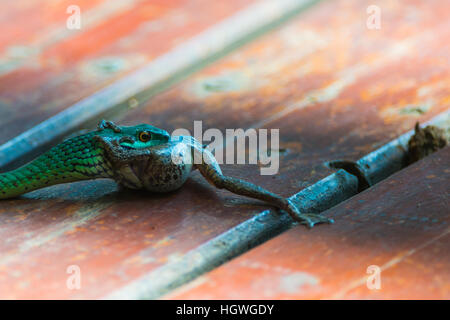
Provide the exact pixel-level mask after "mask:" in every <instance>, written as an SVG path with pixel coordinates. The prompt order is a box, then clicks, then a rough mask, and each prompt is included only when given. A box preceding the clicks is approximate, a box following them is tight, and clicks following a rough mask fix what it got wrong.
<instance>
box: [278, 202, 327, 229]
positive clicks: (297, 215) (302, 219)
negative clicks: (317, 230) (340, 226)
mask: <svg viewBox="0 0 450 320" xmlns="http://www.w3.org/2000/svg"><path fill="white" fill-rule="evenodd" d="M286 209H287V210H286V211H287V212H288V213H289V215H290V216H291V218H292V219H294V220H295V221H297V222H299V223H300V224H303V225H306V226H307V227H308V228H312V227H314V226H315V225H316V224H320V223H334V220H333V219H331V218H327V217H325V216H324V215H321V214H319V213H301V212H300V211H299V210H298V208H297V207H296V206H295V205H294V204H293V203H292V201H291V200H290V199H288V207H287V208H286Z"/></svg>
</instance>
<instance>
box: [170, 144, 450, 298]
mask: <svg viewBox="0 0 450 320" xmlns="http://www.w3.org/2000/svg"><path fill="white" fill-rule="evenodd" d="M449 160H450V148H448V147H447V148H445V149H444V150H441V151H439V152H437V153H436V154H434V155H432V156H430V157H429V158H426V159H424V160H422V161H420V162H418V163H415V164H414V165H412V166H410V167H408V168H406V169H404V170H403V171H400V172H398V173H397V174H395V175H393V176H391V177H390V178H388V179H386V180H384V181H382V182H380V183H379V184H377V185H375V186H374V187H373V188H371V189H368V190H366V191H365V192H363V193H360V194H358V195H357V196H355V197H353V198H352V199H350V200H349V201H346V202H344V203H342V204H340V205H338V206H337V207H335V208H333V209H330V210H328V212H327V213H328V214H330V215H331V216H333V217H335V218H336V223H335V225H334V226H333V227H331V228H316V229H313V230H305V229H304V228H298V227H296V228H293V229H291V230H290V231H288V232H286V233H284V234H283V235H281V236H279V237H277V238H274V239H272V240H270V241H268V242H267V243H265V244H263V245H262V246H260V247H257V248H256V249H254V250H252V251H250V252H248V253H246V254H244V255H242V256H240V257H239V258H237V259H235V260H233V261H231V262H229V263H227V264H225V265H223V266H222V267H220V268H217V269H216V270H214V271H212V272H210V273H209V274H207V275H205V276H203V277H201V278H198V279H197V280H196V281H195V282H193V283H191V284H190V285H187V286H186V287H184V288H180V289H179V290H178V291H176V292H173V293H172V294H170V295H168V296H167V297H166V298H168V299H330V298H334V299H448V298H449V297H450V285H449V284H450V273H449V261H450V255H449V253H450V250H449V244H450V242H449V240H450V229H449V226H448V224H449V222H450V214H449V211H448V197H449V190H448V179H449V178H450V170H449V169H448V162H449ZM369 266H378V267H379V268H380V269H379V270H380V271H381V273H380V280H381V282H380V288H379V289H376V288H374V287H370V288H369V287H368V286H367V285H366V284H367V278H368V276H369V275H371V274H372V273H371V272H370V273H369V272H367V269H368V268H369ZM369 283H372V282H370V281H369ZM371 288H372V289H371Z"/></svg>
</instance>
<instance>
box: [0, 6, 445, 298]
mask: <svg viewBox="0 0 450 320" xmlns="http://www.w3.org/2000/svg"><path fill="white" fill-rule="evenodd" d="M369 4H371V3H370V1H355V2H348V1H344V0H342V1H329V2H321V3H320V4H318V5H316V6H314V7H313V8H312V9H311V10H310V11H308V12H306V13H304V14H302V15H299V16H298V18H296V19H294V20H293V21H292V22H290V23H289V24H287V25H285V26H284V27H282V28H280V29H279V30H277V31H275V32H272V33H270V34H268V35H266V36H264V37H263V38H261V39H260V40H257V41H255V42H254V43H252V44H250V45H248V46H246V47H245V48H242V49H240V50H238V51H237V52H236V53H233V54H231V55H230V56H229V57H227V58H225V59H223V60H222V61H220V62H218V63H215V64H214V65H212V66H211V67H209V68H207V69H205V70H203V71H202V72H200V73H198V74H196V75H194V76H192V77H190V78H189V79H188V80H187V81H185V82H183V83H182V84H180V85H178V86H176V87H174V88H173V89H171V90H169V91H167V92H166V93H163V94H161V95H159V96H157V97H156V98H154V99H152V100H151V101H150V102H149V103H148V104H147V105H146V106H144V107H143V108H139V109H134V110H130V111H129V112H128V113H127V114H125V115H124V116H122V117H120V118H119V120H120V121H121V122H122V123H124V124H131V123H136V122H149V123H152V124H154V125H156V126H160V127H163V128H166V129H167V130H169V131H170V130H173V129H175V128H180V127H181V128H187V129H192V124H193V121H194V120H202V121H203V128H204V130H206V129H207V128H218V129H225V128H240V127H242V128H249V127H256V128H260V127H265V128H269V129H272V128H279V129H280V139H281V141H280V146H281V147H282V148H283V149H285V150H286V151H285V152H283V153H282V155H281V160H280V172H279V174H278V175H275V176H260V175H259V168H258V167H257V166H249V165H245V166H243V165H230V166H225V173H227V174H230V175H233V176H238V177H242V178H246V179H248V180H250V181H252V182H255V183H258V184H260V185H262V186H264V187H266V188H268V189H270V190H273V191H275V192H278V193H280V194H282V195H285V196H287V195H290V194H293V193H295V192H297V191H299V190H300V189H302V188H304V187H305V186H307V185H309V184H311V183H313V182H315V181H317V180H319V179H320V178H323V177H324V176H326V175H328V174H329V173H330V171H329V170H328V169H326V168H325V167H324V166H323V165H322V163H323V162H324V161H328V160H331V159H337V158H348V159H357V158H359V157H360V156H362V155H364V154H366V153H367V152H369V151H371V150H374V149H376V148H377V147H378V146H380V145H382V144H384V143H386V142H387V141H389V140H390V139H392V138H393V137H395V136H397V135H399V134H400V133H402V132H404V131H407V130H409V129H411V128H412V127H413V125H414V123H415V121H417V120H420V121H423V120H426V119H429V118H431V117H432V116H433V115H436V114H438V113H439V112H441V111H443V110H446V109H448V107H449V104H450V96H449V92H448V90H447V87H448V84H449V82H450V68H449V65H448V63H447V61H448V56H449V55H450V52H449V51H450V48H449V47H448V45H447V44H445V43H443V41H442V39H444V38H446V37H448V36H450V35H449V33H450V28H449V27H448V22H447V21H446V18H445V17H446V12H448V10H449V8H448V6H447V5H446V4H443V3H442V2H437V1H436V2H434V1H431V2H426V3H425V2H418V1H401V2H396V3H392V2H391V1H382V3H381V4H380V6H381V8H382V9H383V12H384V14H383V19H382V28H381V30H368V29H367V28H366V18H367V15H366V8H367V6H368V5H369ZM406 8H407V9H406ZM216 19H217V18H216ZM436 35H439V37H437V36H436ZM100 56H101V54H100ZM92 89H94V88H92ZM94 90H95V89H94ZM52 92H53V90H52ZM64 92H65V91H60V92H56V91H55V93H54V94H55V96H56V98H57V99H67V97H68V96H69V97H70V95H67V94H65V93H64ZM62 93H64V94H62ZM84 94H86V93H84ZM47 115H48V114H47ZM44 118H45V116H44ZM39 120H40V119H36V122H37V121H39ZM18 130H19V131H18V132H20V130H23V127H22V129H18ZM263 208H265V206H263V205H260V204H256V203H255V202H254V201H251V200H246V199H244V198H241V197H238V196H234V195H232V194H230V193H228V192H225V191H217V190H215V189H213V188H212V187H211V186H209V185H208V184H207V183H206V182H205V181H204V180H203V179H202V178H201V177H200V176H199V175H198V174H194V175H193V178H192V179H191V180H190V181H189V182H188V183H187V185H186V186H185V187H184V188H183V189H181V190H180V191H178V192H175V193H171V194H167V195H149V194H147V193H138V192H130V191H119V190H117V187H116V186H115V184H114V183H112V182H110V181H95V182H83V183H74V184H69V185H63V186H55V187H51V188H49V189H46V190H41V191H37V192H34V193H33V194H30V195H27V196H25V197H22V198H21V199H17V200H11V201H4V202H2V206H1V209H0V212H1V213H0V225H2V228H0V235H1V237H2V239H6V240H5V241H3V243H2V244H1V245H0V252H2V254H1V257H0V293H1V296H2V297H5V298H17V297H19V298H36V297H40V298H52V297H58V298H98V297H102V296H104V295H107V294H108V293H110V292H111V291H113V290H116V289H118V288H120V287H121V286H124V285H125V284H127V283H129V282H130V281H132V280H133V279H136V278H138V277H139V276H140V275H142V274H144V273H147V272H149V271H151V270H154V269H156V268H157V267H160V266H162V265H164V264H165V263H167V262H168V261H171V260H173V259H177V258H178V257H179V256H180V255H182V254H183V253H185V252H187V251H188V250H191V249H193V248H195V247H197V246H198V245H200V244H202V243H205V242H206V241H208V240H209V239H211V238H212V237H214V236H216V235H218V234H220V233H222V232H224V231H226V230H227V229H229V228H230V227H232V226H234V225H236V224H238V223H240V222H242V221H244V220H245V219H247V218H249V217H251V216H252V215H253V214H254V213H256V212H258V211H260V210H261V209H263ZM342 225H343V224H336V225H335V226H319V227H318V228H317V230H319V231H318V232H321V233H327V232H329V230H333V229H332V228H334V229H335V231H334V232H336V233H339V232H343V231H342V229H341V228H342ZM369 227H370V226H366V228H369ZM295 230H300V231H295V232H306V230H303V229H301V228H296V229H295ZM314 232H315V231H314ZM310 234H312V233H310ZM437 235H438V234H436V236H437ZM307 236H309V233H305V237H307ZM70 265H78V266H79V267H80V268H81V272H82V288H81V290H69V289H67V287H66V280H67V278H68V276H69V275H68V274H67V273H66V270H67V267H68V266H70Z"/></svg>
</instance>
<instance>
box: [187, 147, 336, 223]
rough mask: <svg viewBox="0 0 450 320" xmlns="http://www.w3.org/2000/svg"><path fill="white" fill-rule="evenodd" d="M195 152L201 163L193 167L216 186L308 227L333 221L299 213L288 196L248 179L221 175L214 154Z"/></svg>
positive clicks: (318, 215)
mask: <svg viewBox="0 0 450 320" xmlns="http://www.w3.org/2000/svg"><path fill="white" fill-rule="evenodd" d="M195 152H201V153H202V155H203V158H202V159H203V161H202V163H201V164H195V168H196V169H198V170H199V171H200V173H201V174H202V175H203V177H205V179H206V180H207V181H208V182H209V183H211V184H212V185H213V186H215V187H216V188H219V189H226V190H228V191H231V192H233V193H235V194H239V195H242V196H246V197H250V198H255V199H258V200H262V201H265V202H267V203H269V204H272V205H274V206H276V207H278V208H280V209H282V210H284V211H286V212H287V213H288V214H289V215H290V216H291V217H292V219H294V220H295V221H297V222H300V223H301V224H305V225H307V226H308V227H310V228H311V227H313V226H314V225H315V224H318V223H333V219H330V218H327V217H325V216H323V215H320V214H315V213H301V212H300V211H299V210H298V208H297V207H296V206H295V204H294V203H293V201H292V200H291V199H289V198H283V197H281V196H279V195H277V194H275V193H272V192H270V191H268V190H266V189H264V188H262V187H259V186H257V185H254V184H253V183H250V182H248V181H245V180H242V179H238V178H233V177H228V176H225V175H223V173H222V171H221V169H220V167H219V164H218V163H217V161H216V159H215V157H214V155H213V154H212V153H211V152H209V150H207V149H204V148H202V150H200V149H199V148H194V153H195Z"/></svg>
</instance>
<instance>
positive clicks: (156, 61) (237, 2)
mask: <svg viewBox="0 0 450 320" xmlns="http://www.w3.org/2000/svg"><path fill="white" fill-rule="evenodd" d="M130 1H131V0H130ZM252 2H253V0H233V1H228V2H226V3H220V4H217V5H214V6H210V5H209V2H206V1H204V0H196V1H195V2H193V3H191V2H189V3H188V4H187V6H188V7H187V8H184V7H181V8H178V9H177V10H175V11H174V12H171V13H167V14H164V15H163V16H162V18H161V19H154V20H153V21H151V22H148V20H149V19H151V18H152V17H153V16H154V15H155V14H156V13H158V12H159V11H158V10H153V9H152V8H153V6H152V5H150V8H147V9H148V10H142V3H141V2H140V5H139V8H140V10H134V9H133V8H130V9H129V10H128V11H126V12H124V13H122V14H121V16H120V19H119V18H118V17H115V18H116V19H113V20H112V21H111V22H104V23H103V24H101V25H99V26H98V27H96V28H93V30H91V31H89V32H86V34H85V33H83V34H81V35H80V36H79V37H77V38H75V39H71V40H70V41H67V42H62V43H61V44H58V45H55V46H54V47H53V48H51V49H50V48H49V49H48V50H47V51H46V52H45V54H44V55H46V61H47V60H48V61H49V63H48V64H46V65H47V66H48V67H49V68H50V71H51V72H47V73H44V74H45V75H46V76H48V77H49V78H46V81H44V80H43V74H42V70H41V72H39V74H37V73H36V72H34V71H33V70H31V71H30V70H28V69H27V71H30V72H31V73H27V76H26V78H25V79H26V80H27V81H20V82H19V84H18V85H14V86H13V88H12V89H10V90H7V91H6V93H4V94H5V96H6V98H7V97H10V95H12V96H13V97H19V99H20V97H22V95H21V94H25V93H26V94H27V98H26V99H25V101H24V103H23V104H20V103H14V112H11V111H10V109H8V108H5V109H4V111H5V114H4V116H3V117H2V118H4V119H9V120H8V121H9V122H8V123H5V124H8V128H9V130H6V131H5V132H3V133H2V132H1V131H0V136H1V137H5V138H4V139H11V138H12V137H14V136H15V135H17V134H18V133H19V132H22V131H23V130H24V129H26V128H29V126H31V125H34V124H37V123H39V122H40V121H42V120H43V119H46V118H48V117H49V116H50V115H54V114H55V113H57V112H58V111H61V110H64V111H61V112H60V113H57V114H56V115H55V116H54V117H51V118H49V119H47V120H45V121H44V122H42V123H39V125H37V126H35V127H32V128H31V129H29V130H27V131H25V132H23V133H22V134H20V135H19V136H17V137H15V138H14V139H11V140H4V141H1V140H0V142H5V141H7V142H6V143H4V144H3V145H1V146H0V167H4V166H5V165H6V164H11V162H13V161H17V159H18V158H24V156H25V155H28V153H30V152H33V151H36V149H37V148H38V147H41V148H44V147H45V146H46V144H49V143H52V142H54V140H56V139H58V138H61V136H62V135H65V134H68V133H70V132H71V131H73V130H75V129H77V128H79V127H80V126H82V125H83V124H85V122H86V121H90V120H93V119H96V118H98V117H100V116H101V115H102V114H104V113H105V112H108V111H111V110H112V109H117V108H119V109H120V108H123V107H126V106H128V105H131V106H134V105H135V102H138V104H139V102H141V103H142V102H143V101H145V100H146V99H148V97H149V96H152V95H154V94H155V93H156V92H159V91H161V90H162V89H163V88H165V87H167V86H169V85H170V84H171V83H173V82H174V81H179V80H180V78H181V77H182V76H186V75H187V74H189V73H190V72H192V71H193V70H195V69H196V68H199V67H201V66H202V65H203V64H205V63H207V62H208V61H211V60H213V59H215V58H217V57H218V56H220V55H221V54H222V55H223V54H224V53H225V52H226V51H227V50H230V49H232V48H234V47H236V46H237V45H239V44H242V43H245V42H246V41H249V40H250V39H251V38H252V37H254V36H255V35H257V34H258V33H261V32H264V31H266V30H267V29H268V28H272V27H274V25H277V24H279V23H281V22H283V21H284V20H286V19H287V18H288V17H290V16H292V15H294V14H295V13H297V12H298V11H299V10H301V9H303V8H304V7H305V6H307V5H308V4H311V3H313V2H315V0H302V1H298V0H280V1H277V2H273V1H271V0H265V1H259V2H256V3H255V4H254V5H251V6H248V7H245V9H242V11H239V10H238V9H239V8H242V7H243V4H248V3H252ZM150 4H151V2H150ZM194 4H197V5H194ZM135 7H136V8H137V7H138V6H137V4H136V6H135ZM203 7H207V8H208V10H211V12H208V14H206V15H205V13H206V12H205V11H202V10H201V9H202V8H203ZM184 9H185V10H184ZM166 11H167V10H166ZM236 11H238V12H237V13H236ZM232 13H235V14H232ZM136 14H137V15H138V17H136ZM186 15H187V16H188V17H185V16H186ZM199 15H200V16H201V17H198V16H199ZM227 16H230V17H228V18H227V19H223V18H224V17H227ZM127 19H130V20H132V21H133V23H125V24H124V21H126V20H127ZM222 19H223V21H222V22H220V23H217V24H216V25H215V26H214V27H213V28H209V29H208V30H207V31H204V32H201V33H200V34H198V33H199V32H200V31H203V30H204V29H205V28H206V27H207V26H210V25H212V24H214V23H215V22H216V21H218V20H219V21H221V20H222ZM180 20H181V21H180ZM138 22H140V23H141V24H140V25H139V26H140V27H139V28H137V29H135V30H133V32H130V34H129V35H127V37H126V38H124V37H123V35H124V33H126V32H127V30H128V31H130V29H129V28H130V27H129V26H131V27H132V26H135V27H136V23H138ZM144 22H145V23H144ZM155 25H156V29H155ZM159 28H164V33H163V35H162V34H161V32H160V30H159ZM111 32H112V33H111ZM155 33H156V34H159V37H161V38H158V37H155V36H154V34H155ZM193 35H196V36H195V37H193ZM83 37H86V39H85V40H83V39H84V38H83ZM189 37H193V38H192V39H190V40H189V41H184V42H183V40H186V38H189ZM150 38H151V39H154V40H155V41H149V39H150ZM159 40H161V42H159ZM162 43H166V45H162ZM80 44H83V45H82V46H81V45H80ZM55 47H56V49H55ZM78 47H80V48H78ZM142 47H144V48H142ZM167 48H171V49H173V50H169V52H167V53H165V54H163V55H161V52H160V50H161V49H162V50H163V52H164V50H166V49H167ZM97 49H98V50H99V52H97V51H96V50H97ZM144 49H145V50H144ZM85 51H86V52H85ZM94 51H95V52H96V53H97V54H96V55H95V56H93V53H94ZM149 54H150V55H151V56H149ZM63 57H64V58H63ZM81 57H84V58H85V59H83V60H82V61H78V60H79V59H80V58H81ZM50 58H51V59H52V60H49V59H50ZM75 62H76V63H75ZM64 63H66V65H65V66H64V65H63V64H64ZM61 65H62V67H65V68H64V69H60V67H61ZM73 65H74V66H73ZM132 70H134V72H132V73H131V74H130V75H128V76H127V77H125V78H121V79H120V81H116V82H114V83H113V84H111V85H109V86H106V85H107V84H108V83H111V81H113V80H115V79H118V77H120V76H123V75H124V74H126V73H129V72H130V71H132ZM53 71H56V72H57V74H59V75H61V77H59V76H57V74H55V73H54V72H53ZM21 72H22V71H20V72H19V74H21ZM16 75H17V74H16ZM19 76H20V75H19ZM20 77H21V76H20ZM3 80H4V81H5V84H10V83H15V82H16V81H17V80H18V79H17V78H15V75H14V74H13V73H11V74H8V75H7V76H5V77H3ZM80 81H81V83H82V84H80ZM42 83H43V84H44V86H45V87H43V88H42V87H40V88H39V90H35V89H34V87H35V86H36V85H40V84H42ZM0 84H1V79H0ZM105 86H106V87H105ZM3 87H5V88H6V87H8V86H7V85H5V86H3ZM100 88H103V89H101V90H100V91H95V90H99V89H100ZM73 89H75V90H73ZM30 91H33V92H34V93H35V94H36V96H33V95H30ZM94 92H95V93H94ZM92 93H94V94H92ZM0 94H2V93H1V91H0ZM88 94H92V95H90V96H88V97H85V96H86V95H88ZM10 98H11V97H10ZM32 98H33V99H32ZM82 98H84V99H82ZM39 99H44V100H45V101H42V100H39ZM61 99H63V100H61ZM80 99H81V100H80ZM5 100H7V99H5ZM78 100H80V101H78ZM15 102H17V101H15ZM72 103H74V104H72ZM70 104H72V105H70ZM11 105H12V104H11V103H9V104H7V106H11ZM35 105H42V107H40V108H39V110H37V109H36V108H34V107H33V108H32V106H35ZM21 106H22V107H21ZM61 106H63V107H61ZM69 106H70V107H69ZM0 110H1V109H0ZM30 111H32V112H34V111H36V113H33V114H30ZM11 116H13V117H14V116H18V117H20V119H16V121H15V120H14V119H11V118H10V117H11ZM0 130H1V129H0ZM15 130H16V131H15ZM17 130H18V131H17ZM47 147H48V145H47ZM22 160H23V159H22Z"/></svg>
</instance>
